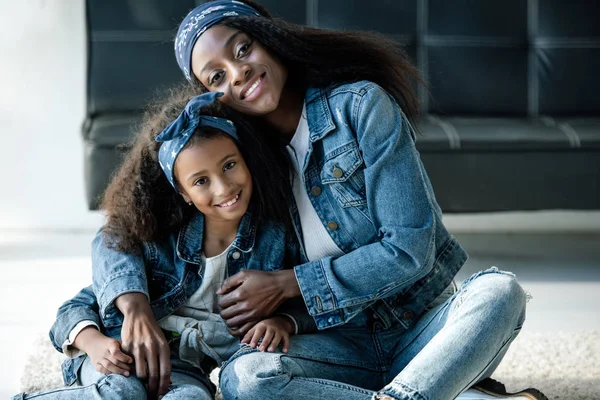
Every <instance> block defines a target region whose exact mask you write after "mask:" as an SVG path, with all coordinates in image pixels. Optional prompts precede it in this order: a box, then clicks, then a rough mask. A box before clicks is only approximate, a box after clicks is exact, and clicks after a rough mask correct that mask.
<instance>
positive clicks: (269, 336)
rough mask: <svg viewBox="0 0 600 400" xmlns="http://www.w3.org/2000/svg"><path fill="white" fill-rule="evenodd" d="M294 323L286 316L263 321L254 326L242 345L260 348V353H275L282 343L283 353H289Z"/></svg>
mask: <svg viewBox="0 0 600 400" xmlns="http://www.w3.org/2000/svg"><path fill="white" fill-rule="evenodd" d="M294 329H295V328H294V323H293V322H292V321H290V319H289V318H288V317H285V316H275V317H271V318H267V319H263V320H262V321H260V322H259V323H257V324H256V325H254V326H253V327H252V328H251V329H250V330H249V331H248V333H246V335H245V336H244V338H243V339H242V343H245V344H249V345H250V347H252V348H253V349H255V348H256V346H258V342H259V341H260V339H261V338H262V342H260V346H259V347H258V349H259V350H260V351H269V352H274V351H275V349H276V348H277V346H279V344H280V343H282V344H283V345H282V351H283V352H284V353H287V352H288V350H289V348H290V335H291V334H292V333H294Z"/></svg>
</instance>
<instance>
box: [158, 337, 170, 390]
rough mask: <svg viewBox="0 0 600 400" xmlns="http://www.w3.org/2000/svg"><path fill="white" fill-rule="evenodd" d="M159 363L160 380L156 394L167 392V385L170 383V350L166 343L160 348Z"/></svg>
mask: <svg viewBox="0 0 600 400" xmlns="http://www.w3.org/2000/svg"><path fill="white" fill-rule="evenodd" d="M159 364H160V382H159V385H158V394H159V395H163V394H165V393H167V391H168V390H169V385H170V384H171V352H170V349H169V346H168V345H166V343H165V345H164V346H162V347H161V349H160V354H159Z"/></svg>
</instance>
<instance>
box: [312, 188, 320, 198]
mask: <svg viewBox="0 0 600 400" xmlns="http://www.w3.org/2000/svg"><path fill="white" fill-rule="evenodd" d="M310 192H311V193H312V195H313V196H315V197H317V196H319V195H320V194H321V188H320V187H318V186H313V187H312V189H310Z"/></svg>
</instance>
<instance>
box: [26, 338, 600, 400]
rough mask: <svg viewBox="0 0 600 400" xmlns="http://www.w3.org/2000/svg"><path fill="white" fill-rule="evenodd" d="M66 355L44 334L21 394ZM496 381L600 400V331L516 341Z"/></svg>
mask: <svg viewBox="0 0 600 400" xmlns="http://www.w3.org/2000/svg"><path fill="white" fill-rule="evenodd" d="M63 357H64V356H63V355H62V354H60V353H58V352H57V351H55V350H54V348H53V347H52V345H51V344H50V342H49V340H48V338H47V336H45V335H43V336H42V335H40V336H39V337H38V338H37V339H36V340H35V342H34V344H33V346H32V348H31V351H30V355H29V356H28V357H27V361H26V363H25V369H24V372H23V374H22V377H21V390H22V391H25V392H36V391H39V390H45V389H50V388H55V387H59V386H61V385H62V376H61V372H60V363H61V362H62V360H63ZM493 378H495V379H497V380H499V381H501V382H503V383H504V384H506V386H507V389H508V390H509V391H510V390H517V389H523V388H526V387H535V388H537V389H539V390H541V391H542V392H543V393H545V394H546V395H547V396H548V398H549V399H560V400H598V399H600V332H589V333H557V334H556V333H555V334H536V333H527V332H524V333H522V334H520V335H519V337H518V338H517V339H516V340H515V342H514V343H513V345H512V346H511V348H510V350H509V351H508V353H507V354H506V357H505V358H504V360H503V361H502V363H501V364H500V366H499V367H498V370H497V371H496V373H495V374H494V376H493Z"/></svg>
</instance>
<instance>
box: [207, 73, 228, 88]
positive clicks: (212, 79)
mask: <svg viewBox="0 0 600 400" xmlns="http://www.w3.org/2000/svg"><path fill="white" fill-rule="evenodd" d="M223 74H224V72H223V71H219V72H216V73H214V74H213V76H211V77H210V79H209V81H208V84H209V85H214V84H216V83H219V81H220V80H221V78H222V77H223Z"/></svg>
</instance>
